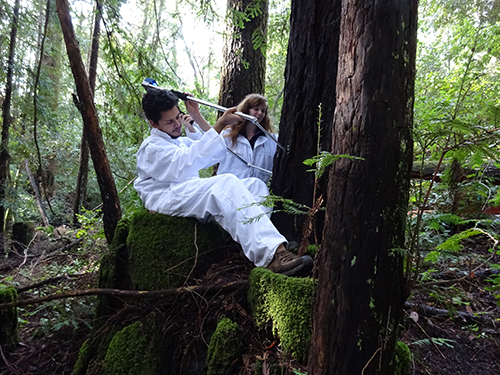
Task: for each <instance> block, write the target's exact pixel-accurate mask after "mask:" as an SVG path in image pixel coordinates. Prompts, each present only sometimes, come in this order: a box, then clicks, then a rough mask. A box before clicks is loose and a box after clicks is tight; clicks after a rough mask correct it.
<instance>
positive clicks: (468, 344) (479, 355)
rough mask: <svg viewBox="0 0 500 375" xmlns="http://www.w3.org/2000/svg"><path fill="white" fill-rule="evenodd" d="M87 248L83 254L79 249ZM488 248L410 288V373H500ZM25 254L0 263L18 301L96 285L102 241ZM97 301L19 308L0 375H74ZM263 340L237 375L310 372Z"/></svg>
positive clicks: (406, 326)
mask: <svg viewBox="0 0 500 375" xmlns="http://www.w3.org/2000/svg"><path fill="white" fill-rule="evenodd" d="M82 246H85V251H82V250H79V248H81V247H82ZM489 247H491V241H489V240H488V239H486V238H479V239H478V240H477V241H476V242H474V241H469V242H468V243H467V244H466V246H464V248H463V249H462V250H461V251H460V252H458V253H454V254H453V255H450V256H449V257H448V258H446V259H444V260H442V261H440V262H438V263H437V264H433V265H432V269H428V270H427V271H428V272H427V273H426V276H427V279H426V280H425V281H422V282H421V284H420V285H419V286H418V287H416V288H415V289H414V290H413V292H412V295H411V298H410V299H409V300H408V302H407V304H406V307H405V319H404V321H403V322H402V323H401V341H403V342H405V343H406V344H408V346H409V347H410V350H411V352H412V368H411V370H410V374H415V375H420V374H422V375H423V374H436V375H438V374H439V375H461V374H467V375H479V374H481V375H494V374H500V335H499V327H498V326H499V325H500V308H499V306H498V302H499V300H498V299H496V298H495V295H494V293H493V292H492V291H490V290H488V289H487V288H489V287H491V286H492V283H491V282H490V281H488V279H489V278H490V279H491V278H492V277H495V273H496V272H498V271H497V270H490V269H489V268H488V267H487V266H486V263H485V261H486V260H487V261H488V262H495V263H497V262H500V259H495V258H494V257H492V255H491V253H490V252H489V251H488V249H489ZM61 249H62V250H61ZM24 250H25V248H23V247H22V246H18V250H17V253H11V254H10V256H8V257H7V256H5V257H4V259H3V261H2V264H1V266H0V280H1V284H11V285H14V286H15V287H16V288H18V290H19V291H20V293H19V298H20V299H25V298H32V297H41V296H44V295H48V294H53V293H56V292H57V291H68V290H71V289H75V288H78V289H89V288H93V287H96V286H97V276H96V275H97V267H98V259H99V258H100V254H101V253H102V251H104V246H102V245H100V244H99V243H97V244H96V243H93V244H82V243H75V239H74V238H71V236H68V237H61V238H60V239H59V240H53V239H49V238H47V237H46V236H43V235H39V236H38V240H37V241H36V243H35V244H32V245H31V247H30V250H29V251H28V252H26V253H25V252H24ZM497 257H498V256H497ZM498 258H500V257H498ZM242 262H243V263H241V264H238V260H236V261H235V262H233V264H232V266H231V267H230V268H231V269H232V270H233V272H234V269H235V267H236V268H238V267H239V269H238V274H239V276H240V277H242V276H243V277H244V275H245V273H248V272H249V270H250V267H249V266H248V264H244V261H242ZM235 264H236V266H235ZM222 268H224V267H222ZM227 269H229V267H228V268H227ZM472 270H474V272H472ZM48 275H50V276H48ZM68 275H72V276H68ZM94 301H95V299H94V297H92V296H90V297H82V298H71V299H66V300H55V301H51V302H46V303H43V304H39V305H30V306H27V307H23V308H19V322H20V328H19V336H20V337H19V339H20V341H19V344H18V345H17V346H16V347H15V348H13V349H11V350H7V348H2V350H1V357H0V374H1V375H10V374H13V375H21V374H23V375H28V374H33V375H35V374H36V375H55V374H61V375H62V374H71V371H72V369H73V366H74V364H75V362H76V360H77V356H78V351H79V349H80V346H81V345H82V343H83V342H84V341H85V339H86V338H87V337H88V335H89V334H90V331H91V324H92V316H93V315H92V314H93V303H94ZM225 308H226V309H228V308H237V309H239V314H240V315H241V316H245V315H249V314H250V313H249V312H248V311H244V310H245V309H246V307H245V306H244V305H241V304H235V305H233V306H232V307H231V306H229V307H228V306H226V307H225ZM258 339H261V340H262V341H263V342H260V343H257V344H256V346H257V347H260V349H259V350H258V351H254V352H250V353H248V354H247V355H245V356H244V358H243V359H242V361H241V366H240V369H239V371H238V373H240V374H250V373H251V372H249V370H248V369H249V368H250V366H249V363H251V362H252V361H253V360H255V358H260V359H261V360H262V359H265V358H271V357H274V358H275V359H276V360H279V361H281V363H282V364H283V365H284V366H285V368H286V371H285V373H287V374H305V366H300V365H299V364H297V363H295V362H294V361H293V360H291V359H289V358H283V357H281V351H280V347H279V343H275V342H268V341H265V339H262V338H258ZM254 347H255V346H254Z"/></svg>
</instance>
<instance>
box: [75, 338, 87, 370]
mask: <svg viewBox="0 0 500 375" xmlns="http://www.w3.org/2000/svg"><path fill="white" fill-rule="evenodd" d="M88 362H89V340H88V339H87V340H85V342H84V343H83V345H82V347H81V348H80V351H79V352H78V360H77V361H76V364H75V367H74V368H73V372H72V373H71V375H78V374H85V371H86V369H87V364H88Z"/></svg>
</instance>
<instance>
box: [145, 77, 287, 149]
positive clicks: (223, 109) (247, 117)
mask: <svg viewBox="0 0 500 375" xmlns="http://www.w3.org/2000/svg"><path fill="white" fill-rule="evenodd" d="M148 80H150V81H148ZM155 84H156V82H155V81H154V80H152V79H151V78H147V79H145V80H144V81H143V82H142V86H143V87H144V88H146V89H148V88H152V89H160V90H164V89H163V88H161V87H160V86H157V85H155ZM170 91H171V92H172V93H173V94H175V95H177V97H178V98H179V99H181V100H184V101H185V100H191V101H193V102H195V103H198V104H202V105H205V106H207V107H211V108H214V109H216V110H218V111H221V112H226V111H227V108H226V107H223V106H221V105H218V104H214V103H210V102H207V101H205V100H201V99H197V98H194V97H192V96H190V95H186V94H184V93H182V92H180V91H175V90H170ZM234 113H235V114H236V115H238V116H240V117H243V118H244V119H245V120H248V121H250V122H252V123H253V124H255V126H257V127H258V128H259V129H260V130H262V131H263V132H264V134H266V135H267V136H268V137H269V138H271V139H272V140H273V141H274V142H276V144H277V145H278V146H279V148H281V149H282V150H283V151H285V152H286V149H285V147H283V146H282V145H281V143H279V142H278V140H277V139H276V138H274V137H273V136H272V135H271V134H269V133H268V132H267V130H266V129H264V128H263V127H262V125H261V124H259V122H258V121H257V118H256V117H254V116H250V115H247V114H246V113H243V112H234Z"/></svg>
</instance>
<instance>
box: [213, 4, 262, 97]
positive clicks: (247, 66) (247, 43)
mask: <svg viewBox="0 0 500 375" xmlns="http://www.w3.org/2000/svg"><path fill="white" fill-rule="evenodd" d="M256 4H258V6H259V9H260V11H259V13H258V14H257V15H254V16H252V15H249V13H248V8H249V6H255V5H256ZM268 6H269V5H268V1H267V0H228V1H227V17H228V20H227V28H226V38H225V45H224V49H223V62H222V73H221V84H220V91H219V104H220V105H222V106H224V107H233V106H235V105H237V104H238V103H239V102H240V101H241V100H243V98H244V97H245V96H246V95H248V94H251V93H259V94H262V95H263V94H264V87H265V80H266V55H265V44H266V42H267V20H268V16H269V15H268ZM243 13H244V14H247V17H248V18H249V19H250V20H249V21H241V23H239V22H237V21H236V18H237V17H238V16H237V15H238V14H240V15H241V14H243ZM259 43H263V45H262V46H260V45H259Z"/></svg>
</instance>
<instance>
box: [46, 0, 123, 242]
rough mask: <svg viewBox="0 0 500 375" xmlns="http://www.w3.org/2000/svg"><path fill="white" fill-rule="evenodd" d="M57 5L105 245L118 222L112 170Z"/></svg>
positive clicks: (61, 6) (62, 6) (67, 21)
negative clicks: (99, 200)
mask: <svg viewBox="0 0 500 375" xmlns="http://www.w3.org/2000/svg"><path fill="white" fill-rule="evenodd" d="M56 3H57V14H58V15H59V20H60V22H61V28H62V31H63V35H64V41H65V42H66V49H67V52H68V57H69V61H70V65H71V70H72V72H73V77H74V79H75V84H76V90H77V93H78V99H79V106H80V108H79V109H80V113H81V114H82V117H83V126H84V129H85V130H84V132H85V136H86V137H87V141H88V143H89V147H90V152H91V156H92V161H93V163H94V169H95V171H96V175H97V182H98V183H99V188H100V190H101V197H102V200H103V222H104V233H105V235H106V239H107V241H108V243H111V240H112V239H113V236H114V231H115V228H116V225H117V223H118V221H119V220H120V218H121V209H120V201H119V199H118V192H117V190H116V185H115V181H114V179H113V175H112V173H111V166H110V165H109V160H108V157H107V155H106V149H105V148H104V141H103V138H102V132H101V128H100V127H99V122H98V119H97V111H96V108H95V105H94V98H93V95H92V90H91V87H90V83H89V80H88V78H87V73H86V71H85V66H84V64H83V61H82V55H81V53H80V48H79V46H78V41H77V40H76V36H75V32H74V29H73V24H72V22H71V16H70V14H69V5H68V1H67V0H57V1H56Z"/></svg>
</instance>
